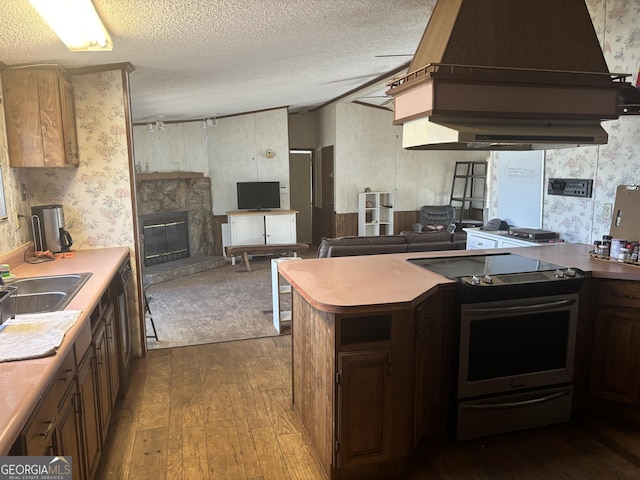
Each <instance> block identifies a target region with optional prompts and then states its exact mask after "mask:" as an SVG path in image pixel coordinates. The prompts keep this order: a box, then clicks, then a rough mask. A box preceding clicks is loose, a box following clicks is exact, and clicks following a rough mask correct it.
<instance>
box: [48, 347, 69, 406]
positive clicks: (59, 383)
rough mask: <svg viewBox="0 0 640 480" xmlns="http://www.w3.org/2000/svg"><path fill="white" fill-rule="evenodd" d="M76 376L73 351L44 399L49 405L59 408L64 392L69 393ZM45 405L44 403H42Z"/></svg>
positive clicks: (54, 377) (61, 366) (62, 365)
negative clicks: (68, 389)
mask: <svg viewBox="0 0 640 480" xmlns="http://www.w3.org/2000/svg"><path fill="white" fill-rule="evenodd" d="M75 374H76V359H75V355H74V354H73V351H71V352H69V353H68V354H67V356H66V357H65V359H64V360H63V361H62V364H61V365H60V367H58V371H57V372H56V374H55V375H54V376H53V378H52V379H51V386H50V387H49V392H48V393H47V395H46V396H45V397H44V398H45V399H46V402H47V403H51V404H53V406H54V407H58V406H59V405H60V403H61V402H62V397H63V396H64V392H66V391H67V388H69V385H71V381H72V380H73V377H74V375H75ZM40 403H44V402H42V401H41V402H40Z"/></svg>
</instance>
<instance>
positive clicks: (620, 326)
mask: <svg viewBox="0 0 640 480" xmlns="http://www.w3.org/2000/svg"><path fill="white" fill-rule="evenodd" d="M593 338H594V341H593V352H592V360H591V372H590V384H589V393H590V395H591V396H593V397H596V398H601V399H603V400H610V401H613V402H617V403H621V404H627V405H640V348H639V347H640V282H631V281H621V280H601V281H600V283H599V285H598V306H597V308H596V313H595V322H594V335H593Z"/></svg>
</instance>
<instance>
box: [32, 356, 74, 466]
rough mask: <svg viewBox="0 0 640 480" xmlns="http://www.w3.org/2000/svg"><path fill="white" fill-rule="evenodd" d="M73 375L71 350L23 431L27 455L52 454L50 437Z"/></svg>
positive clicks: (52, 443)
mask: <svg viewBox="0 0 640 480" xmlns="http://www.w3.org/2000/svg"><path fill="white" fill-rule="evenodd" d="M75 374H76V361H75V355H74V354H73V349H72V350H71V351H70V352H68V353H67V355H66V357H65V358H64V359H63V360H62V363H61V364H60V366H59V367H58V370H57V371H56V373H55V375H54V376H53V378H52V380H51V385H50V386H49V390H48V391H47V393H46V394H45V395H44V396H43V397H42V399H41V400H40V402H39V403H38V407H37V408H36V410H35V412H34V413H33V414H32V415H31V418H30V419H29V422H28V423H27V426H26V428H25V429H24V431H23V436H24V444H25V445H26V448H27V455H52V454H53V452H51V451H50V450H51V448H52V446H53V445H54V441H53V439H52V435H53V434H54V430H55V427H56V421H57V416H58V408H59V406H60V405H61V404H62V400H63V399H64V396H65V392H66V391H67V390H68V389H69V387H71V386H73V377H74V375H75Z"/></svg>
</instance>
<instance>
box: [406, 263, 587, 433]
mask: <svg viewBox="0 0 640 480" xmlns="http://www.w3.org/2000/svg"><path fill="white" fill-rule="evenodd" d="M409 261H410V262H411V263H415V264H416V265H420V266H422V267H424V268H426V269H428V270H431V271H434V272H436V273H439V274H441V275H444V276H447V277H449V278H452V279H455V280H457V281H458V282H459V288H458V299H459V309H458V315H459V317H458V319H457V320H458V321H457V322H456V327H457V333H458V335H457V339H458V344H457V347H458V348H457V350H456V353H457V354H456V358H455V361H456V362H457V365H458V368H457V372H458V375H457V377H458V378H457V380H458V381H457V395H456V401H457V422H456V423H457V438H458V439H459V440H464V439H469V438H475V437H481V436H485V435H491V434H496V433H503V432H508V431H514V430H521V429H525V428H532V427H536V426H542V425H548V424H552V423H560V422H564V421H568V420H569V418H570V415H571V399H572V386H571V382H572V377H573V357H574V353H575V340H576V328H577V319H578V291H579V289H580V287H581V285H582V282H583V279H584V273H583V272H582V271H581V270H578V269H575V268H568V267H565V266H561V265H556V264H552V263H548V262H542V261H539V260H534V259H531V258H528V257H524V256H521V255H516V254H512V253H500V254H493V255H469V256H459V257H448V258H421V259H410V260H409Z"/></svg>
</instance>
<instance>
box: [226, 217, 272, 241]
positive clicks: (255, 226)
mask: <svg viewBox="0 0 640 480" xmlns="http://www.w3.org/2000/svg"><path fill="white" fill-rule="evenodd" d="M230 221H231V245H261V244H264V243H265V239H264V215H232V216H231V220H230Z"/></svg>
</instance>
